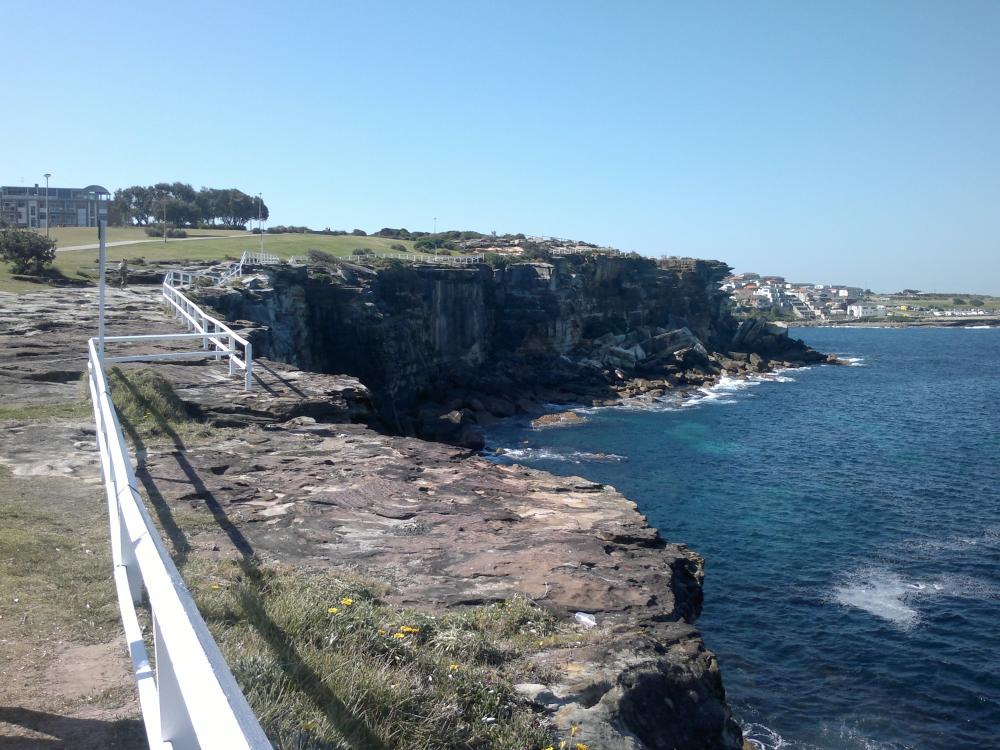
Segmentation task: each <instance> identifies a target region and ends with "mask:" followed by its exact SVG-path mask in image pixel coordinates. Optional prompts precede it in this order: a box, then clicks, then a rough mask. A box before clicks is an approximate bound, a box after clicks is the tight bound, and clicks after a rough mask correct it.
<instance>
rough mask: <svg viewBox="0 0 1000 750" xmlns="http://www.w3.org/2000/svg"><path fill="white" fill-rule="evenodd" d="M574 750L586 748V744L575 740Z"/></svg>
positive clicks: (584, 749) (585, 749)
mask: <svg viewBox="0 0 1000 750" xmlns="http://www.w3.org/2000/svg"><path fill="white" fill-rule="evenodd" d="M576 750H587V746H586V745H584V744H583V743H582V742H577V743H576Z"/></svg>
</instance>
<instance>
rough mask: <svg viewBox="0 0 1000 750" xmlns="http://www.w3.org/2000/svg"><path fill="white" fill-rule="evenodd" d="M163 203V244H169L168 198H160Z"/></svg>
mask: <svg viewBox="0 0 1000 750" xmlns="http://www.w3.org/2000/svg"><path fill="white" fill-rule="evenodd" d="M160 201H161V202H162V203H163V244H164V245H166V244H167V200H166V198H160Z"/></svg>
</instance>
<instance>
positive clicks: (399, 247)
mask: <svg viewBox="0 0 1000 750" xmlns="http://www.w3.org/2000/svg"><path fill="white" fill-rule="evenodd" d="M389 249H390V250H395V251H396V252H397V253H406V252H409V251H408V250H407V249H406V245H401V244H400V243H398V242H393V243H392V244H391V245H389Z"/></svg>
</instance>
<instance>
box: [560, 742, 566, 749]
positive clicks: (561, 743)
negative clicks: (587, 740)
mask: <svg viewBox="0 0 1000 750" xmlns="http://www.w3.org/2000/svg"><path fill="white" fill-rule="evenodd" d="M559 750H566V740H559Z"/></svg>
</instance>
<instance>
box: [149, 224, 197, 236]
mask: <svg viewBox="0 0 1000 750" xmlns="http://www.w3.org/2000/svg"><path fill="white" fill-rule="evenodd" d="M146 234H148V235H149V236H150V237H162V236H163V225H162V224H150V225H149V226H148V227H146ZM187 236H188V234H187V232H185V231H184V230H183V229H178V228H177V227H168V228H167V237H172V238H174V239H178V238H180V237H187Z"/></svg>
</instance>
